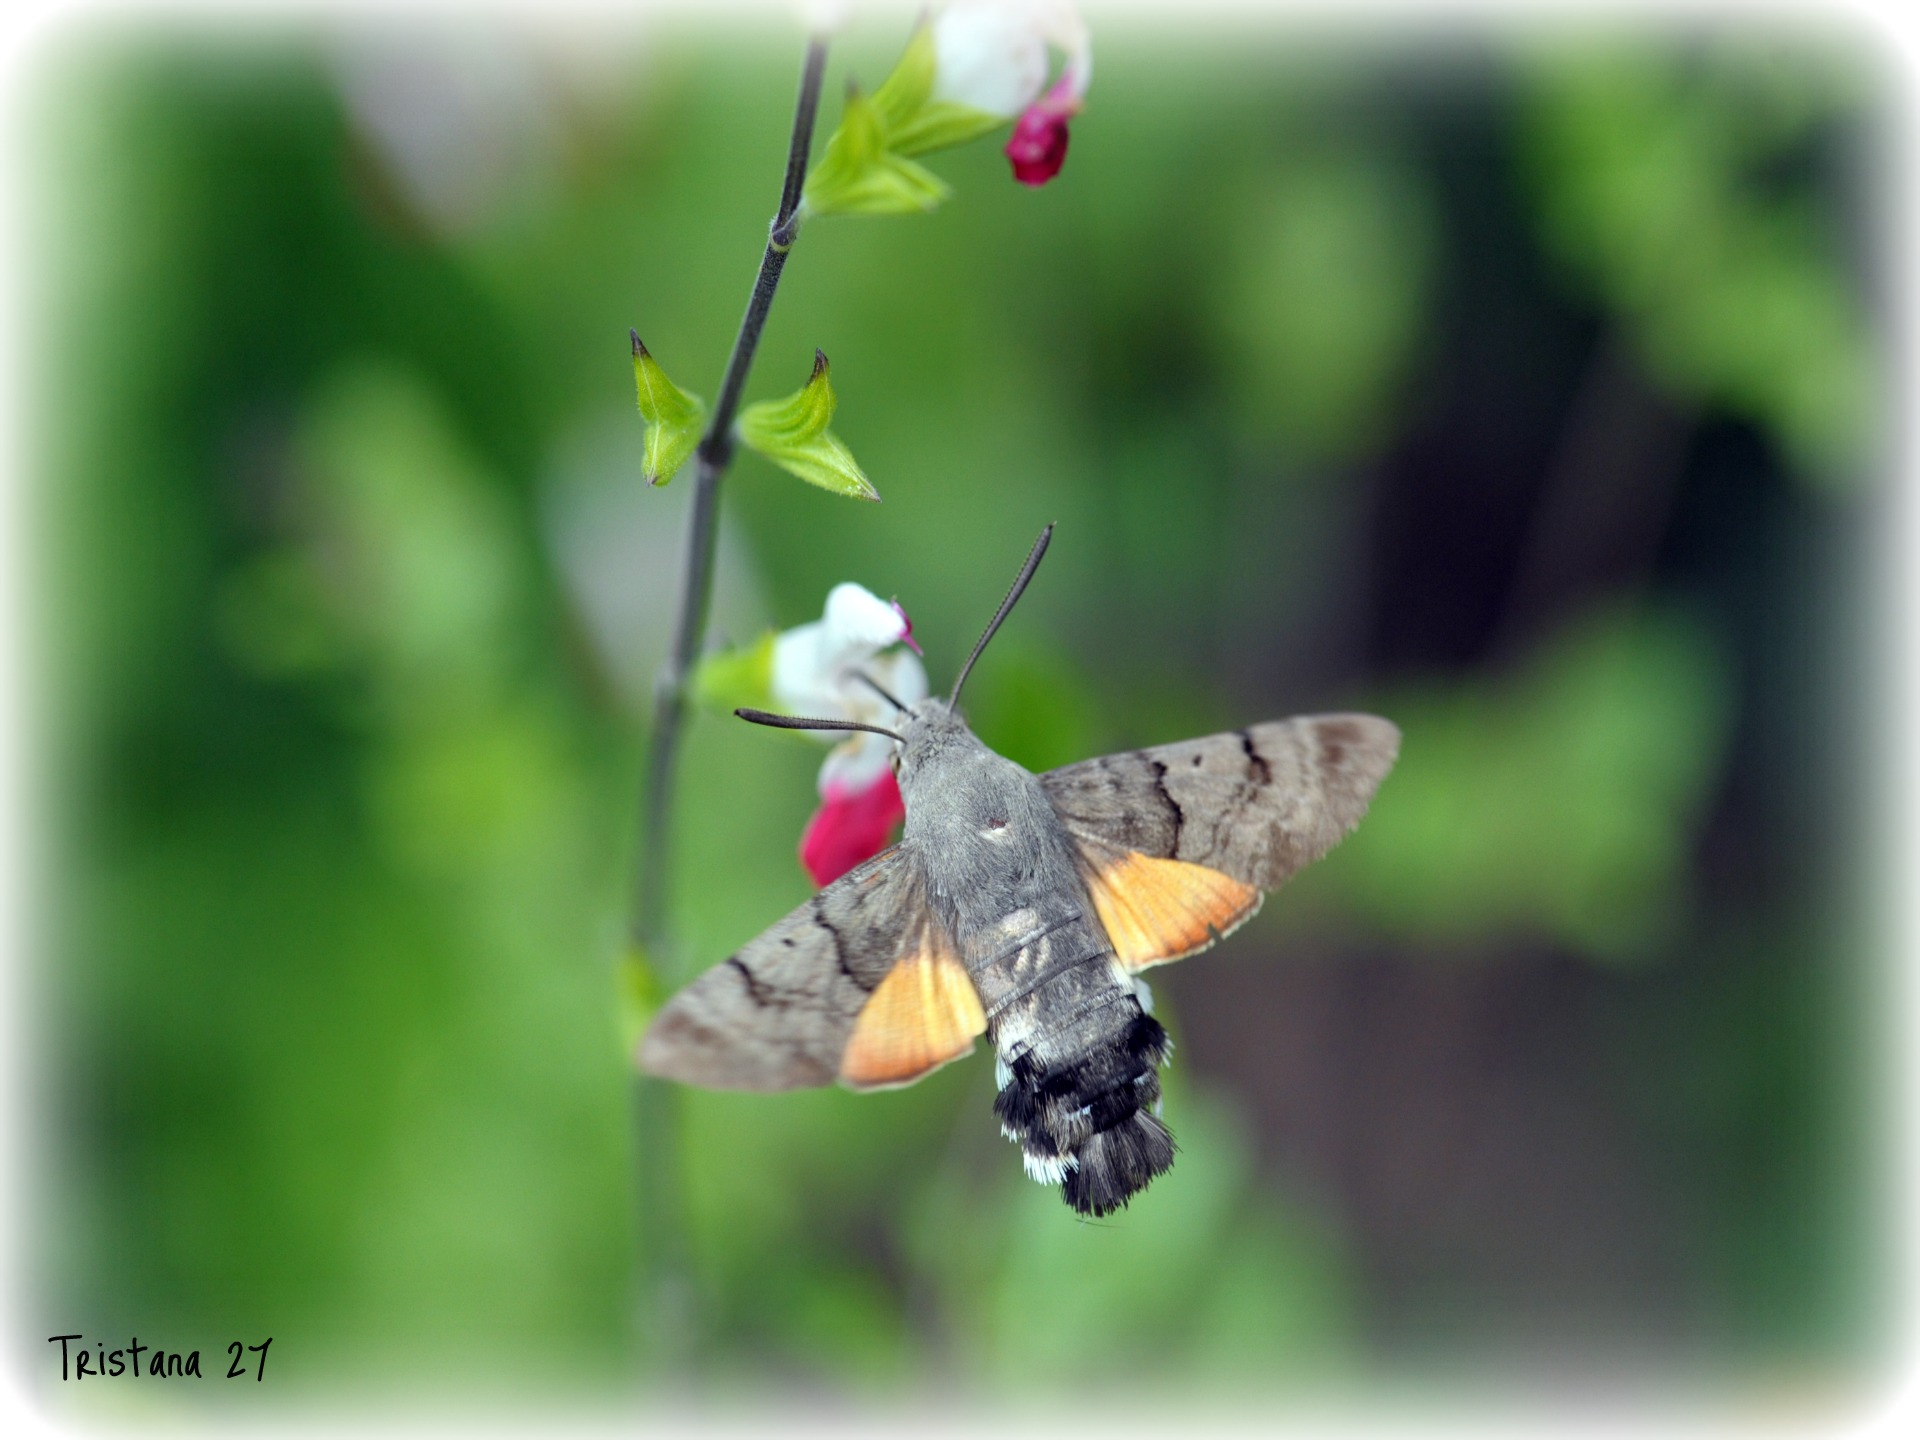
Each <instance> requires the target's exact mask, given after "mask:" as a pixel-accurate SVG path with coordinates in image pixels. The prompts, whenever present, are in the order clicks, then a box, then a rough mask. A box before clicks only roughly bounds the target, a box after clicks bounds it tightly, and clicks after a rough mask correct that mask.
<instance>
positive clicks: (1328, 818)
mask: <svg viewBox="0 0 1920 1440" xmlns="http://www.w3.org/2000/svg"><path fill="white" fill-rule="evenodd" d="M1399 747H1400V732H1399V731H1398V730H1397V729H1395V728H1394V727H1393V725H1391V724H1390V723H1388V722H1387V721H1385V720H1381V719H1378V718H1376V717H1374V716H1371V715H1308V716H1301V717H1298V718H1296V719H1292V720H1274V721H1269V722H1267V723H1266V724H1262V725H1254V726H1250V727H1248V728H1247V729H1245V730H1240V731H1233V732H1229V733H1227V734H1224V735H1209V736H1206V737H1205V738H1203V739H1199V740H1183V741H1180V742H1178V743H1176V744H1173V745H1159V746H1155V747H1153V748H1152V749H1148V750H1138V751H1133V752H1129V753H1123V754H1119V755H1106V756H1102V757H1101V758H1099V759H1097V760H1087V761H1083V762H1081V763H1080V764H1078V765H1068V766H1064V767H1063V768H1061V769H1059V770H1051V771H1048V772H1047V773H1046V774H1045V775H1042V776H1041V777H1040V784H1041V786H1042V788H1043V789H1044V790H1045V791H1046V793H1047V797H1048V799H1050V800H1051V801H1052V802H1053V807H1054V809H1055V811H1056V812H1057V813H1058V814H1059V816H1060V818H1061V820H1062V821H1063V822H1064V823H1065V825H1066V827H1067V829H1068V830H1069V831H1070V832H1072V833H1073V834H1074V835H1075V836H1076V837H1078V838H1079V839H1080V841H1081V842H1082V845H1083V848H1084V845H1085V842H1086V841H1088V840H1089V839H1094V840H1097V841H1098V842H1099V843H1101V844H1103V845H1105V846H1107V847H1109V848H1110V849H1112V850H1118V851H1122V852H1125V851H1135V852H1138V853H1140V854H1142V855H1146V856H1149V857H1152V858H1155V859H1172V860H1184V861H1188V862H1190V863H1192V864H1196V865H1206V866H1209V867H1211V868H1212V869H1215V870H1218V871H1220V872H1221V873H1222V874H1225V875H1229V876H1231V877H1233V878H1234V879H1236V880H1238V881H1240V882H1242V883H1243V884H1249V885H1257V886H1259V887H1260V888H1261V889H1263V890H1268V889H1272V888H1273V887H1274V886H1275V885H1278V884H1279V883H1280V882H1281V881H1283V880H1285V879H1286V878H1287V876H1289V875H1291V874H1293V872H1294V871H1296V870H1298V869H1299V868H1300V867H1301V866H1303V865H1305V864H1307V863H1309V862H1310V861H1313V860H1316V859H1318V858H1319V857H1320V856H1322V855H1324V854H1325V853H1326V852H1327V851H1328V850H1330V849H1332V848H1333V846H1334V845H1335V844H1337V843H1338V842H1339V840H1340V838H1341V837H1342V836H1344V835H1345V834H1346V833H1347V832H1348V831H1349V830H1351V829H1352V828H1353V827H1354V826H1355V825H1356V824H1357V823H1359V820H1360V817H1361V816H1362V815H1364V814H1365V813H1366V809H1367V805H1368V802H1369V801H1371V800H1372V798H1373V794H1374V791H1375V790H1376V789H1378V788H1379V785H1380V781H1381V780H1382V779H1383V778H1384V777H1385V775H1386V773H1387V771H1388V770H1389V769H1391V768H1392V766H1393V762H1394V758H1395V757H1396V756H1397V755H1398V753H1399Z"/></svg>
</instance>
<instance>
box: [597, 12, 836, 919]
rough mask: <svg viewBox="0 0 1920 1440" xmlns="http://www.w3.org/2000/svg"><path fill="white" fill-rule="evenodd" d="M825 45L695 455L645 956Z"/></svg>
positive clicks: (653, 779)
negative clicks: (732, 489) (757, 356)
mask: <svg viewBox="0 0 1920 1440" xmlns="http://www.w3.org/2000/svg"><path fill="white" fill-rule="evenodd" d="M826 63H827V46H826V42H825V41H824V40H819V39H815V40H812V41H809V42H808V45H807V59H806V64H805V67H804V68H803V69H802V70H801V74H800V98H799V100H798V102H797V103H796V104H795V106H794V112H793V139H792V142H791V144H790V145H789V146H788V149H787V174H786V180H785V183H784V184H783V186H782V187H781V191H780V208H779V211H778V212H777V213H776V214H775V215H774V218H773V224H772V226H771V227H770V228H769V231H768V234H767V248H766V253H765V254H763V255H762V256H761V257H760V273H759V274H758V275H756V276H755V277H754V281H753V293H752V295H750V296H749V297H748V299H747V313H746V314H745V315H744V316H743V317H741V320H740V333H739V334H738V335H736V336H735V337H734V340H733V353H732V354H731V355H730V356H728V357H727V370H726V374H725V376H724V377H723V378H722V379H721V381H720V398H719V399H718V401H716V402H715V404H714V407H713V418H712V420H711V421H710V422H709V423H708V426H707V433H706V434H705V435H704V436H702V437H701V440H700V448H699V450H698V451H696V452H695V454H694V467H693V514H692V517H691V518H690V520H689V521H688V525H687V558H686V568H685V572H684V576H683V581H682V584H681V587H680V610H679V615H678V618H677V619H676V620H675V622H674V627H673V648H672V650H671V651H670V652H669V653H668V655H667V659H666V663H665V664H664V665H662V666H661V668H660V676H659V679H658V680H656V681H655V683H654V693H653V747H652V751H651V753H650V754H649V756H648V761H647V789H646V797H645V800H644V802H643V809H642V811H641V822H640V851H639V874H638V876H637V878H636V881H635V886H634V909H633V923H632V934H633V938H634V940H635V941H636V942H637V943H638V944H639V945H640V946H641V947H642V948H644V949H646V950H648V951H649V952H652V951H653V950H655V949H656V948H657V946H658V943H659V941H660V939H661V937H662V936H663V935H664V934H665V933H666V884H667V828H668V821H669V820H670V819H671V817H672V813H673V780H674V763H675V761H676V759H677V758H678V755H679V749H680V727H681V724H682V722H683V721H684V720H685V718H686V710H687V679H688V676H690V675H691V674H692V672H693V666H694V662H695V661H696V660H697V659H698V657H699V654H700V642H701V640H702V638H703V637H704V636H705V634H706V629H707V610H708V607H709V603H710V601H711V600H712V598H713V553H714V539H715V532H716V530H717V528H718V521H719V510H720V479H721V477H722V476H723V475H725V474H726V471H727V465H728V464H729V462H731V461H732V459H733V417H734V412H735V411H736V410H738V409H739V408H740V392H741V391H742V390H743V389H744V388H745V387H746V383H747V372H748V371H749V370H750V369H751V368H752V367H753V352H754V350H755V349H756V348H757V347H758V346H759V344H760V332H761V331H762V330H763V329H764V328H765V327H766V323H767V311H768V310H770V309H771V308H772V306H773V295H774V291H776V290H777V289H779V287H780V272H781V271H782V270H783V269H785V268H786V263H787V253H788V251H790V250H791V249H792V248H793V242H794V239H795V237H796V236H797V235H798V234H799V230H800V194H801V190H802V188H803V187H804V186H805V184H806V179H807V152H808V150H809V149H810V148H811V146H812V143H813V121H814V116H815V115H816V114H817V113H818V112H819V109H820V77H821V74H822V72H823V71H824V70H825V68H826Z"/></svg>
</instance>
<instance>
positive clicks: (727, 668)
mask: <svg viewBox="0 0 1920 1440" xmlns="http://www.w3.org/2000/svg"><path fill="white" fill-rule="evenodd" d="M776 638H777V637H776V636H775V634H774V632H773V631H771V630H769V631H767V633H766V634H764V635H762V636H761V637H760V638H759V639H758V640H756V641H754V643H753V644H751V645H741V646H737V647H735V648H734V649H731V650H721V651H717V652H716V653H714V654H712V655H709V656H707V657H706V658H705V659H703V660H702V661H701V662H700V665H699V668H698V669H696V670H695V671H694V672H693V694H694V699H695V700H696V701H697V702H698V703H699V704H700V705H702V706H703V707H705V708H706V709H709V710H718V711H723V712H726V711H733V710H737V709H739V708H740V707H741V706H743V705H744V706H748V707H751V708H752V709H755V710H772V709H776V708H778V707H777V706H776V705H775V703H774V698H773V646H774V641H775V639H776Z"/></svg>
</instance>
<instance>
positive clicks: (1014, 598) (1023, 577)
mask: <svg viewBox="0 0 1920 1440" xmlns="http://www.w3.org/2000/svg"><path fill="white" fill-rule="evenodd" d="M1052 539H1053V526H1052V525H1051V524H1049V525H1048V526H1047V528H1046V529H1044V530H1042V531H1041V532H1040V538H1039V539H1038V540H1035V541H1034V542H1033V549H1031V550H1029V551H1028V552H1027V563H1026V564H1024V565H1022V566H1021V567H1020V573H1019V574H1018V575H1016V576H1014V577H1013V588H1012V589H1010V590H1008V591H1007V598H1006V599H1004V600H1002V601H1001V602H1000V608H999V609H998V610H997V611H995V612H994V616H993V619H992V620H990V621H988V622H987V628H986V632H985V633H984V634H982V635H981V637H980V643H979V644H977V645H975V646H974V647H973V653H972V654H971V655H969V656H967V663H966V664H964V665H962V666H961V667H960V678H959V679H957V680H955V681H954V682H953V693H952V694H951V695H949V696H948V697H947V708H948V709H949V710H951V709H952V708H953V707H954V706H955V705H958V704H959V703H960V687H961V686H962V685H964V684H966V683H967V675H968V673H969V672H970V671H971V670H972V669H973V662H974V661H976V660H978V659H979V658H980V652H981V651H982V650H984V649H986V648H987V642H988V641H989V640H991V639H993V637H994V634H995V632H996V631H998V630H999V628H1000V624H1001V622H1002V621H1003V620H1005V619H1006V618H1007V616H1008V615H1009V614H1011V613H1012V612H1013V607H1014V606H1015V605H1017V604H1018V603H1019V602H1020V596H1021V594H1022V592H1024V591H1025V590H1026V588H1027V582H1028V581H1029V580H1031V579H1033V572H1034V571H1036V570H1038V569H1039V568H1040V557H1041V556H1043V555H1045V554H1046V553H1047V542H1048V541H1050V540H1052Z"/></svg>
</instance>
